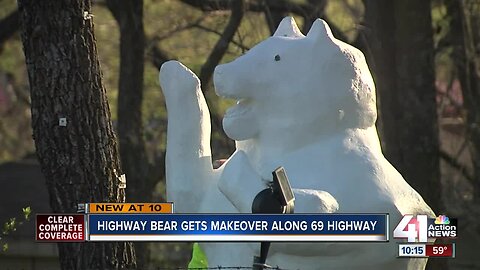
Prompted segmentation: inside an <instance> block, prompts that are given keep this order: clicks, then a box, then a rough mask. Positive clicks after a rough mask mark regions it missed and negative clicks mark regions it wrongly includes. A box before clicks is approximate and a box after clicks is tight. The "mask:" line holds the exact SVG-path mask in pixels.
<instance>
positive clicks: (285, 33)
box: [273, 16, 304, 37]
mask: <svg viewBox="0 0 480 270" xmlns="http://www.w3.org/2000/svg"><path fill="white" fill-rule="evenodd" d="M273 36H274V37H304V35H303V34H302V32H300V29H298V26H297V24H296V23H295V20H294V19H293V17H290V16H289V17H285V18H283V20H282V21H281V22H280V24H279V25H278V27H277V30H276V31H275V33H274V34H273Z"/></svg>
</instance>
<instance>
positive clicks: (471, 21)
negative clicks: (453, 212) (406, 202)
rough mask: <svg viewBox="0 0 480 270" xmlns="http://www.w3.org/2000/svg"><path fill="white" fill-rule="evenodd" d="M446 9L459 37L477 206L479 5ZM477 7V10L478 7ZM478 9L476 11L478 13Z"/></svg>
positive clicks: (457, 48) (465, 3)
mask: <svg viewBox="0 0 480 270" xmlns="http://www.w3.org/2000/svg"><path fill="white" fill-rule="evenodd" d="M451 2H452V3H450V5H448V6H447V7H448V8H449V10H448V11H450V12H451V13H450V16H451V17H452V20H451V26H450V27H451V32H452V35H456V36H455V39H453V38H452V41H454V42H456V43H455V44H456V45H457V46H455V47H454V53H456V54H455V55H454V57H453V59H454V60H455V62H456V67H457V71H458V76H459V79H460V83H461V85H462V93H463V97H464V105H465V109H466V110H467V129H468V134H469V138H468V140H469V141H470V147H469V150H470V155H471V159H472V163H473V164H472V165H473V176H474V181H473V182H472V183H473V195H474V200H475V202H477V203H479V202H480V124H479V123H480V49H479V47H478V46H476V44H479V42H480V34H479V33H478V27H479V26H480V16H479V15H478V9H480V8H479V7H478V5H479V3H478V2H476V1H456V2H454V1H451ZM475 5H477V6H475ZM475 8H476V9H475Z"/></svg>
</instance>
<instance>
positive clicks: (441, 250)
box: [425, 244, 455, 258]
mask: <svg viewBox="0 0 480 270" xmlns="http://www.w3.org/2000/svg"><path fill="white" fill-rule="evenodd" d="M425 255H427V256H428V257H450V258H452V257H455V245H454V244H434V245H427V246H426V254H425Z"/></svg>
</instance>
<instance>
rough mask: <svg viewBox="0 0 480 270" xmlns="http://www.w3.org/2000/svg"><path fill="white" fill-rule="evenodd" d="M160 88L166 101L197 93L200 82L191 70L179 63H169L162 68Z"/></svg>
mask: <svg viewBox="0 0 480 270" xmlns="http://www.w3.org/2000/svg"><path fill="white" fill-rule="evenodd" d="M159 79H160V86H161V87H162V91H163V94H164V95H165V98H166V99H169V98H170V97H171V96H173V95H179V96H180V97H181V96H183V95H185V94H188V93H195V91H196V89H197V87H200V80H199V79H198V77H197V75H195V73H193V72H192V71H191V70H190V69H189V68H187V67H186V66H184V65H183V64H182V63H180V62H178V61H168V62H166V63H164V64H163V65H162V67H161V68H160V75H159Z"/></svg>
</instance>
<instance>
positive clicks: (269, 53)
mask: <svg viewBox="0 0 480 270" xmlns="http://www.w3.org/2000/svg"><path fill="white" fill-rule="evenodd" d="M214 84H215V90H216V92H217V94H218V95H219V96H222V97H226V98H232V99H235V100H237V104H236V105H235V106H233V107H231V108H230V109H228V111H227V112H226V114H225V117H224V119H223V125H224V130H225V132H226V134H227V135H228V136H229V137H230V138H232V139H234V140H237V141H243V140H248V139H252V138H255V137H258V136H261V135H262V132H264V131H267V130H268V132H270V133H276V132H288V131H289V130H290V131H292V132H293V131H294V130H295V131H299V132H308V133H309V134H316V135H321V133H331V132H335V131H339V130H345V129H348V128H368V127H371V126H373V125H374V123H375V120H376V116H377V115H376V105H375V86H374V83H373V79H372V76H371V74H370V71H369V69H368V67H367V64H366V61H365V57H364V56H363V54H362V52H360V51H359V50H358V49H356V48H354V47H352V46H350V45H348V44H346V43H344V42H342V41H340V40H337V39H336V38H335V37H334V36H333V35H332V32H331V30H330V28H329V26H328V25H327V24H326V23H325V22H324V21H323V20H321V19H317V20H316V21H315V22H314V24H313V25H312V27H311V29H310V31H309V32H308V34H307V35H306V36H304V35H303V34H302V33H301V32H300V30H299V29H298V27H297V25H296V24H295V21H294V20H293V18H291V17H287V18H285V19H283V21H282V22H281V23H280V25H279V27H278V29H277V30H276V32H275V34H274V35H273V36H272V37H270V38H268V39H267V40H265V41H263V42H261V43H259V44H258V45H256V46H255V47H253V48H252V49H251V50H249V51H248V52H247V53H246V54H244V55H243V56H241V57H239V58H237V59H235V60H234V61H232V62H230V63H227V64H223V65H219V66H218V67H217V68H216V69H215V72H214Z"/></svg>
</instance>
